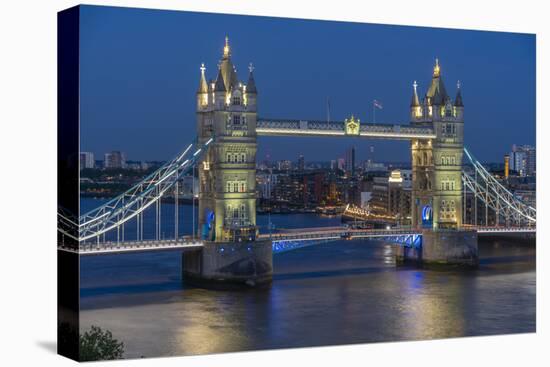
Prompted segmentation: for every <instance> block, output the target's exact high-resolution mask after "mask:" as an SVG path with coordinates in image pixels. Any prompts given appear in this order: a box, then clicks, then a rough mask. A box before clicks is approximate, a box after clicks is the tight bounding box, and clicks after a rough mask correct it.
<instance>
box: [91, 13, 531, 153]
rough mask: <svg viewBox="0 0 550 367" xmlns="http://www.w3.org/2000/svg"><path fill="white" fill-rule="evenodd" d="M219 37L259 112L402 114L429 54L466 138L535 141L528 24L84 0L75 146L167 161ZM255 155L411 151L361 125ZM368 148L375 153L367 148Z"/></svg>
mask: <svg viewBox="0 0 550 367" xmlns="http://www.w3.org/2000/svg"><path fill="white" fill-rule="evenodd" d="M226 35H227V36H229V40H230V45H231V48H232V55H233V63H234V64H235V65H236V67H237V72H238V74H239V78H240V79H241V80H243V81H245V82H246V80H247V75H248V68H247V67H248V64H249V62H252V63H253V64H254V67H255V69H254V76H255V79H256V85H257V88H258V105H259V107H258V116H259V117H264V118H291V119H303V120H308V119H309V120H313V119H317V120H326V100H327V97H328V98H330V104H331V118H332V119H333V120H343V119H345V118H347V117H349V116H350V115H351V114H354V115H355V116H356V117H358V118H359V119H360V120H361V122H372V119H373V116H372V114H373V113H372V101H373V100H374V99H376V100H379V101H381V102H382V104H383V109H382V110H377V111H376V122H380V123H390V124H395V123H399V124H406V123H408V121H409V120H408V119H409V103H410V99H411V94H412V84H413V81H414V80H416V81H417V82H418V85H419V94H420V96H421V97H422V96H423V95H424V94H425V92H426V88H427V86H428V84H429V82H430V80H431V75H432V68H433V65H434V60H435V58H436V57H438V58H439V61H440V64H441V73H442V78H443V81H444V83H445V86H446V88H447V91H448V93H449V94H450V95H451V97H453V98H454V96H455V93H456V82H457V80H460V82H461V85H462V96H463V99H464V105H465V112H464V114H465V146H467V147H468V148H470V150H471V151H472V152H473V154H474V155H475V156H476V157H477V158H478V159H480V160H482V161H502V159H503V158H502V157H503V155H504V154H505V153H507V152H509V151H510V149H511V145H512V144H514V143H515V144H530V145H535V36H534V35H528V34H514V33H502V32H478V31H463V30H447V29H434V28H419V27H404V26H385V25H372V24H361V23H345V22H328V21H311V20H294V19H285V18H269V17H252V16H234V15H217V14H204V13H189V12H179V11H158V10H144V9H131V8H113V7H94V6H83V7H81V46H80V47H81V61H80V63H81V72H80V73H81V74H80V75H81V96H80V101H81V151H92V152H94V153H95V154H96V159H103V154H104V153H105V152H108V151H111V150H121V151H124V152H126V154H127V158H128V159H129V160H167V159H170V158H172V157H173V156H175V155H176V154H177V153H178V152H179V151H181V150H182V149H183V148H184V147H185V146H186V145H187V144H188V143H189V142H190V141H191V140H192V139H193V138H194V137H195V135H196V117H195V106H196V96H195V93H196V90H197V87H198V83H199V76H200V70H199V67H200V64H201V62H204V63H205V65H206V68H207V69H206V73H207V77H208V78H209V79H210V78H211V79H214V78H215V77H216V74H217V63H218V61H219V59H220V58H221V55H222V48H223V44H224V38H225V36H226ZM258 143H259V149H258V156H257V160H258V161H261V160H264V159H265V157H266V155H267V154H269V155H270V157H271V159H272V160H279V159H291V160H296V159H297V157H298V155H300V154H303V155H304V156H305V159H306V161H318V160H331V159H336V158H340V157H344V152H345V150H346V149H347V148H349V147H350V146H352V145H354V146H355V147H356V152H357V159H358V160H359V161H362V160H364V159H367V158H372V159H374V160H376V161H408V160H410V149H409V144H408V143H406V142H391V141H380V140H367V139H358V138H290V137H288V138H286V137H285V138H282V137H270V138H267V137H261V138H259V139H258ZM371 146H373V147H374V153H371V152H370V147H371Z"/></svg>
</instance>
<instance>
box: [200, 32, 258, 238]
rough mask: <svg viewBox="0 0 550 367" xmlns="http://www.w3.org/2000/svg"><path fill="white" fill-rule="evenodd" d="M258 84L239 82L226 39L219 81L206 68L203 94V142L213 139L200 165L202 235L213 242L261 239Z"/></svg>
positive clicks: (203, 72)
mask: <svg viewBox="0 0 550 367" xmlns="http://www.w3.org/2000/svg"><path fill="white" fill-rule="evenodd" d="M256 95H257V91H256V85H255V82H254V76H253V68H252V66H250V67H249V75H248V82H247V83H246V84H245V83H243V82H241V81H239V79H238V77H237V71H236V68H235V66H234V65H233V63H232V62H231V49H230V46H229V41H228V39H227V38H226V43H225V46H224V51H223V56H222V59H221V60H220V62H219V69H218V74H217V77H216V79H215V80H212V81H210V82H207V81H206V77H205V68H204V65H202V66H201V76H200V83H199V90H198V92H197V131H198V134H199V141H201V142H205V141H206V140H208V139H210V138H211V137H213V138H214V139H215V140H214V142H213V143H212V145H210V147H209V150H208V152H207V155H206V158H205V159H204V161H203V162H202V165H201V166H200V167H199V180H200V182H199V185H200V189H199V192H200V194H199V233H200V236H201V238H202V239H204V240H208V241H216V242H223V241H239V239H241V240H253V239H255V238H256V232H257V228H256V145H257V144H256Z"/></svg>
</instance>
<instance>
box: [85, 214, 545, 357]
mask: <svg viewBox="0 0 550 367" xmlns="http://www.w3.org/2000/svg"><path fill="white" fill-rule="evenodd" d="M285 218H286V219H285ZM272 219H273V218H272ZM259 220H260V221H262V220H263V221H266V218H259ZM277 220H278V221H279V225H280V226H284V225H285V223H284V220H287V221H288V226H290V225H293V226H295V227H300V226H302V225H303V226H314V225H313V224H314V223H315V220H316V219H315V216H313V217H312V216H309V217H308V216H303V217H301V219H300V220H301V221H302V222H300V220H298V219H297V217H296V216H281V218H277ZM303 223H307V224H305V225H304V224H303ZM300 224H302V225H300ZM319 225H328V224H325V223H322V224H318V225H317V226H319ZM480 254H481V266H480V269H479V270H477V271H472V272H452V271H450V272H441V271H439V272H437V271H424V270H419V269H415V268H396V267H395V262H394V248H393V246H391V245H389V244H387V243H383V242H380V241H335V242H330V243H323V244H320V245H318V246H312V247H308V248H303V249H300V250H296V251H292V252H288V253H283V254H279V255H276V256H275V257H274V268H275V276H274V282H273V286H272V288H271V289H269V290H264V291H257V290H255V291H210V290H204V289H197V288H192V287H188V286H185V285H182V283H181V276H180V274H181V268H180V266H181V258H180V256H181V255H180V253H179V252H177V251H174V252H160V253H141V254H125V255H112V256H97V257H84V258H82V260H81V309H82V312H81V327H82V328H84V329H86V328H88V327H89V326H90V325H98V326H101V327H102V328H106V329H109V330H111V331H112V332H113V335H114V336H115V337H116V338H118V339H120V340H122V341H123V342H124V344H125V350H126V353H125V356H126V357H128V358H133V357H141V356H146V357H154V356H162V355H189V354H205V353H219V352H230V351H239V350H255V349H268V348H285V347H305V346H315V345H331V344H348V343H364V342H381V341H398V340H418V339H434V338H446V337H458V336H467V335H494V334H502V333H519V332H533V331H535V248H534V246H533V245H516V244H514V243H510V242H502V241H501V242H496V241H495V242H487V243H482V244H481V245H480Z"/></svg>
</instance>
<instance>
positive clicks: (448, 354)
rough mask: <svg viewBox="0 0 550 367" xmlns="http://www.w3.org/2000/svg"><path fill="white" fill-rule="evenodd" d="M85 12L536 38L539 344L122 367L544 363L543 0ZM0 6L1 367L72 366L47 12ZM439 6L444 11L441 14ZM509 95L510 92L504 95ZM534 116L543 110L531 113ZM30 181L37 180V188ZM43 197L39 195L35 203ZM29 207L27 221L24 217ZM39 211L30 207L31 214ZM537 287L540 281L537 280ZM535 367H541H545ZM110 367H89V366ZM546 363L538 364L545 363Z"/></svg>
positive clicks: (225, 357) (520, 340) (399, 348)
mask: <svg viewBox="0 0 550 367" xmlns="http://www.w3.org/2000/svg"><path fill="white" fill-rule="evenodd" d="M87 3H89V4H103V5H119V6H135V7H148V8H163V9H173V10H177V9H180V10H194V11H208V12H222V13H235V14H251V15H252V14H257V15H271V16H284V17H297V18H312V19H331V20H348V21H359V22H370V23H385V24H402V25H422V26H434V27H448V28H449V27H450V28H468V29H478V30H499V31H512V32H527V33H537V65H538V70H537V75H538V82H537V104H538V106H540V107H539V108H538V111H537V149H538V152H537V153H538V155H539V159H537V161H538V162H537V163H538V165H539V167H538V168H539V169H538V170H537V171H538V183H539V190H538V211H539V213H538V217H539V225H538V228H539V229H538V231H539V233H538V248H537V255H538V256H537V260H538V264H537V275H538V282H537V286H538V287H537V288H538V290H537V320H538V326H537V330H538V332H537V334H527V335H517V336H501V337H477V338H461V339H453V340H441V341H429V342H405V343H383V344H370V345H368V344H367V345H359V346H344V347H324V348H306V349H294V350H287V351H271V352H247V353H234V354H222V355H213V356H207V357H179V358H162V359H148V360H133V361H124V362H119V364H120V365H128V366H138V365H139V366H176V365H178V366H180V365H181V364H182V363H185V365H186V366H216V367H219V366H242V365H249V364H254V365H258V366H263V365H268V366H271V365H276V366H285V365H287V366H308V365H318V366H334V365H340V366H341V365H357V366H367V365H371V366H374V365H394V364H398V363H399V364H401V365H405V364H406V365H422V366H431V365H434V366H442V365H443V366H465V365H466V366H473V365H490V366H499V367H500V366H522V365H523V366H533V365H542V364H544V362H547V361H548V358H549V357H548V353H547V350H548V345H550V344H549V343H548V340H544V339H545V338H547V339H548V336H549V319H550V317H549V313H550V307H549V304H548V279H549V273H550V272H549V271H548V268H549V267H550V258H549V255H548V254H549V251H548V249H547V247H545V246H550V244H549V243H548V242H549V237H548V227H546V228H545V223H548V222H547V220H546V219H547V215H546V213H547V209H548V207H549V202H548V197H549V194H548V191H545V190H543V188H544V187H545V184H548V182H549V180H548V173H547V172H548V163H547V162H548V161H545V159H542V158H543V157H547V156H548V155H549V154H550V148H549V145H543V144H541V143H542V141H543V140H542V139H543V138H544V137H548V136H549V134H548V131H549V129H548V127H547V125H548V123H550V119H549V112H548V111H549V110H548V109H547V108H545V107H546V105H547V101H548V100H549V97H550V96H549V93H548V87H547V85H548V82H549V79H548V75H549V72H548V69H547V68H548V67H550V57H549V48H550V46H549V37H550V32H549V27H548V16H547V14H548V9H545V7H546V6H545V2H544V1H534V0H523V1H502V0H501V1H479V0H477V1H470V0H461V1H447V2H441V1H434V0H428V1H425V0H415V1H410V0H400V1H389V0H385V1H376V2H375V1H372V2H369V3H367V2H365V1H351V0H339V1H332V2H329V3H326V4H325V3H323V4H321V3H320V2H318V1H316V2H313V1H312V2H306V1H303V2H298V1H287V0H277V1H259V0H256V1H254V0H246V1H245V0H242V1H239V0H233V1H227V0H217V1H216V0H193V1H175V0H164V1H160V0H156V1H145V0H142V1H137V0H134V1H113V0H111V1H88V2H87ZM76 4H77V3H76V2H73V1H62V0H48V1H36V2H32V1H23V0H20V1H17V0H12V1H9V0H6V1H2V2H1V3H0V162H1V164H0V172H1V173H0V185H1V186H0V188H1V191H0V193H1V194H2V196H1V199H0V233H1V234H0V272H1V277H0V285H1V288H0V337H1V340H0V351H1V352H0V361H1V362H0V364H1V365H3V366H18V365H28V366H50V365H52V366H53V365H56V366H57V365H59V366H65V365H72V363H73V362H71V361H69V360H67V359H64V358H62V357H59V356H57V355H56V354H55V353H54V352H53V350H54V348H55V339H56V250H55V247H56V244H55V243H56V215H55V214H56V196H55V195H56V194H55V193H56V173H55V172H56V12H57V11H59V10H62V9H65V8H67V7H70V6H73V5H76ZM445 6H448V7H445ZM512 92H513V93H517V92H519V91H512ZM541 107H542V108H541ZM38 179H40V181H38ZM44 193H46V194H44ZM31 208H32V209H33V211H32V212H30V211H29V209H31ZM37 208H38V209H37ZM545 280H546V281H545ZM544 346H546V350H545V349H544ZM543 361H544V362H543ZM104 365H105V366H108V365H109V366H114V365H115V364H111V363H98V364H94V366H104ZM546 365H547V364H546Z"/></svg>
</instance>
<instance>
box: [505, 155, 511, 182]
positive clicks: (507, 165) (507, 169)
mask: <svg viewBox="0 0 550 367" xmlns="http://www.w3.org/2000/svg"><path fill="white" fill-rule="evenodd" d="M508 176H510V156H509V155H508V154H506V155H505V156H504V178H506V179H508Z"/></svg>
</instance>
